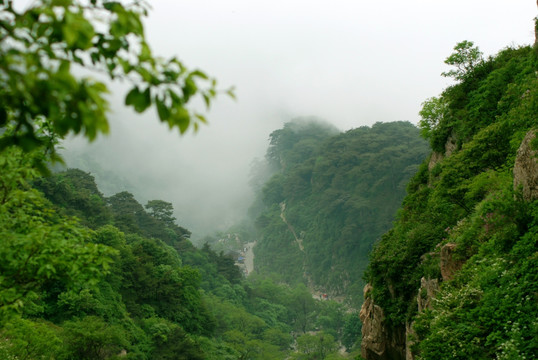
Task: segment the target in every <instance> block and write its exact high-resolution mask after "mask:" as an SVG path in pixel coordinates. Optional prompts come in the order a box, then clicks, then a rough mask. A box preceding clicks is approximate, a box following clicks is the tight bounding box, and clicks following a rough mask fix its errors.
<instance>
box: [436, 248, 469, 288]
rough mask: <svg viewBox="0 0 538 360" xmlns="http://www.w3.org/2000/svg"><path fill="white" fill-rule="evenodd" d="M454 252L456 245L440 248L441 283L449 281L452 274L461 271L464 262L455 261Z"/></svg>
mask: <svg viewBox="0 0 538 360" xmlns="http://www.w3.org/2000/svg"><path fill="white" fill-rule="evenodd" d="M455 250H456V244H454V243H448V244H445V245H443V247H442V248H441V259H440V264H441V276H442V277H443V281H447V280H451V279H452V278H453V277H454V274H455V273H456V272H457V271H458V270H459V269H461V267H462V266H463V264H464V263H465V261H464V260H461V259H455V257H454V252H455Z"/></svg>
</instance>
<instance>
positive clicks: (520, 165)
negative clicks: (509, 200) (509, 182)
mask: <svg viewBox="0 0 538 360" xmlns="http://www.w3.org/2000/svg"><path fill="white" fill-rule="evenodd" d="M536 132H537V130H531V131H529V132H528V133H527V135H525V138H524V139H523V141H522V142H521V145H520V146H519V149H518V150H517V156H516V162H515V164H514V188H515V189H517V188H519V187H520V186H521V187H522V191H523V199H525V200H527V201H531V200H535V199H538V157H537V156H538V151H536V150H533V149H532V146H531V142H532V140H534V139H535V138H536Z"/></svg>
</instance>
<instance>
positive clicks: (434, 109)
mask: <svg viewBox="0 0 538 360" xmlns="http://www.w3.org/2000/svg"><path fill="white" fill-rule="evenodd" d="M445 101H446V100H445V99H444V98H442V97H435V96H434V97H431V98H429V99H427V100H426V101H424V102H423V103H422V110H420V111H419V115H420V117H421V119H420V121H419V126H420V134H421V135H422V137H424V138H425V139H428V138H430V137H431V136H432V133H433V132H434V131H435V130H436V129H437V127H438V126H439V123H440V122H441V120H443V117H444V115H445V112H446V110H447V104H446V102H445Z"/></svg>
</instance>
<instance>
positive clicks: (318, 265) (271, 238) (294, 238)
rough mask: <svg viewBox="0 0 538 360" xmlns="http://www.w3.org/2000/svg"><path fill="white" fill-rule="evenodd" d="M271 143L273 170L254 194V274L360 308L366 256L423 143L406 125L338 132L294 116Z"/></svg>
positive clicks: (386, 225)
mask: <svg viewBox="0 0 538 360" xmlns="http://www.w3.org/2000/svg"><path fill="white" fill-rule="evenodd" d="M270 138H271V145H270V147H269V149H268V151H267V160H268V162H269V163H270V164H272V165H273V166H274V168H276V169H277V170H276V172H275V174H274V175H273V176H272V177H271V178H270V179H269V180H268V181H267V182H266V183H265V185H264V187H263V189H262V192H261V194H260V198H261V199H262V200H263V204H264V207H263V210H262V211H261V213H260V214H259V216H257V218H256V221H255V222H256V228H257V232H258V242H257V245H256V247H255V248H254V251H255V255H256V257H255V269H256V271H258V272H260V273H262V274H270V273H277V274H278V277H280V278H281V279H283V280H284V281H286V282H288V283H292V284H293V283H296V282H304V283H306V284H308V285H309V286H310V287H311V288H313V289H316V290H318V291H320V292H323V293H329V294H330V295H331V296H343V295H347V298H346V300H348V301H349V302H352V303H354V304H355V305H360V301H361V298H362V287H363V285H364V283H362V282H361V278H362V273H363V271H364V269H365V268H366V264H367V262H368V253H369V251H370V250H371V247H372V244H373V243H374V241H375V240H376V239H377V238H378V237H379V236H381V234H382V233H383V232H385V231H387V230H388V229H389V227H390V225H391V222H392V220H393V219H394V215H395V212H396V210H397V208H398V206H399V204H400V203H401V200H402V199H403V196H404V191H405V184H406V183H407V181H408V180H409V178H410V177H411V176H412V175H413V174H414V173H415V172H416V170H417V169H418V164H419V163H420V161H421V160H422V159H423V158H424V157H425V156H426V154H427V152H428V146H427V143H426V142H425V141H424V140H422V139H421V138H420V136H419V130H418V129H417V128H416V127H414V126H413V125H411V124H410V123H407V122H395V123H377V124H375V125H373V126H372V127H360V128H357V129H353V130H350V131H347V132H345V133H341V134H338V133H335V131H334V130H333V129H331V128H329V127H327V125H325V124H323V123H320V122H319V121H315V120H312V119H306V120H305V119H300V120H295V121H292V122H290V123H287V124H285V126H284V127H283V129H280V130H277V131H274V132H273V133H272V134H271V136H270Z"/></svg>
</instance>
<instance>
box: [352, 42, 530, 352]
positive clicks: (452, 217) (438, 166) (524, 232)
mask: <svg viewBox="0 0 538 360" xmlns="http://www.w3.org/2000/svg"><path fill="white" fill-rule="evenodd" d="M432 103H433V104H434V105H435V104H441V105H442V106H439V107H438V108H437V109H434V110H435V111H434V112H433V113H434V115H435V117H432V119H428V122H427V123H423V125H424V124H426V125H428V128H426V129H423V130H424V131H423V134H425V135H426V136H427V138H429V139H430V141H431V145H432V149H433V150H434V152H433V153H432V155H431V156H430V157H429V159H428V160H427V161H425V162H424V163H423V164H422V165H421V167H420V169H419V171H418V172H417V174H416V175H415V176H414V177H413V178H412V179H411V181H410V183H409V185H408V187H407V196H406V197H405V199H404V200H403V203H402V208H401V210H400V212H399V213H398V218H397V221H396V222H395V223H394V226H393V228H392V229H391V230H389V231H388V232H387V233H385V234H384V235H383V237H382V238H381V240H380V241H379V242H378V243H377V244H376V246H375V247H374V250H373V251H372V254H371V260H370V264H369V267H368V270H367V276H366V279H367V281H368V283H369V285H368V286H367V293H368V296H367V299H366V301H365V303H364V305H363V308H362V310H361V320H362V321H363V342H362V355H363V357H364V358H365V359H367V360H374V359H376V360H377V359H388V358H396V359H408V360H410V359H417V360H418V359H420V360H429V359H431V360H433V359H448V358H450V359H454V358H455V359H492V358H495V359H520V358H521V359H522V358H533V356H535V354H536V353H538V344H537V343H536V338H538V322H537V321H536V319H537V318H538V307H537V306H536V304H537V303H538V297H537V294H538V251H537V249H538V162H537V159H538V158H537V151H536V149H537V148H538V147H537V146H536V142H537V141H536V140H534V141H533V139H535V137H536V131H535V130H536V125H537V121H538V120H537V119H538V55H537V54H536V52H535V51H534V50H533V49H532V48H531V47H520V48H508V49H505V50H503V51H501V52H500V53H499V54H497V55H496V56H494V57H491V58H489V59H487V60H484V61H482V62H480V63H479V64H477V65H476V66H475V67H474V68H473V69H471V70H470V71H469V72H468V73H466V74H463V75H462V76H461V77H460V78H459V82H458V83H457V84H455V85H453V86H451V87H449V88H447V89H446V90H445V91H444V92H443V93H442V94H441V95H440V97H439V98H438V99H435V102H430V103H429V105H431V104H432ZM430 110H431V109H430ZM453 139H455V140H453ZM448 142H450V144H451V146H450V148H449V149H447V148H445V145H446V144H447V143H448ZM447 150H449V151H447ZM442 154H443V155H442ZM395 334H397V335H395ZM389 351H393V352H395V353H396V354H391V355H387V354H388V352H389ZM390 356H392V357H390Z"/></svg>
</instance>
